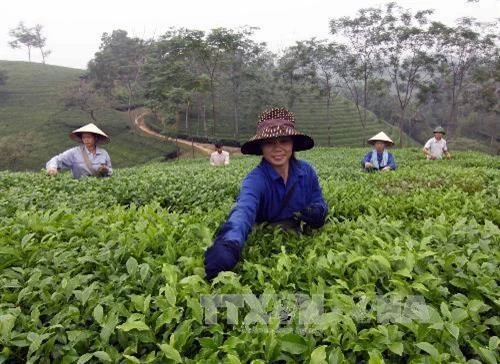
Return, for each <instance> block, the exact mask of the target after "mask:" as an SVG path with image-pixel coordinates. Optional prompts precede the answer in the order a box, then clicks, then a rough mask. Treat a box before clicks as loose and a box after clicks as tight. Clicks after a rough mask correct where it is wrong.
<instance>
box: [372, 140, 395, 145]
mask: <svg viewBox="0 0 500 364" xmlns="http://www.w3.org/2000/svg"><path fill="white" fill-rule="evenodd" d="M376 142H383V143H385V145H387V146H388V147H392V146H393V145H394V142H391V141H389V140H381V139H374V140H373V139H372V140H368V144H370V145H375V143H376Z"/></svg>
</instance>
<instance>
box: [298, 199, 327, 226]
mask: <svg viewBox="0 0 500 364" xmlns="http://www.w3.org/2000/svg"><path fill="white" fill-rule="evenodd" d="M298 218H299V220H301V221H303V222H305V223H306V224H307V225H309V226H310V227H312V228H313V229H318V228H320V227H322V226H323V225H324V224H325V218H326V211H325V208H324V207H323V206H322V205H320V204H312V205H309V206H307V207H306V208H304V209H302V210H300V211H299V214H298Z"/></svg>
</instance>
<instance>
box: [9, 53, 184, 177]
mask: <svg viewBox="0 0 500 364" xmlns="http://www.w3.org/2000/svg"><path fill="white" fill-rule="evenodd" d="M0 70H4V71H6V72H7V75H8V79H7V82H6V84H5V85H2V86H0V139H1V140H2V144H3V146H0V149H1V150H2V152H3V154H4V157H3V158H2V159H1V160H0V170H2V169H13V170H37V169H40V168H44V167H45V163H46V161H47V160H49V159H50V158H51V157H52V156H54V155H55V154H58V153H61V152H63V151H64V150H66V149H67V148H69V147H72V146H74V145H75V144H74V142H73V141H72V140H70V139H69V138H68V134H69V133H70V132H71V131H72V130H74V129H76V128H78V127H80V126H82V125H84V124H86V123H88V122H90V120H89V119H90V118H89V117H88V115H87V114H85V113H84V112H82V111H79V110H69V111H65V110H64V108H63V105H62V101H61V97H62V95H63V94H64V92H65V90H66V89H67V88H68V87H69V86H71V85H74V84H76V83H77V82H78V81H79V78H78V77H79V76H80V75H81V74H82V72H83V71H82V70H79V69H73V68H66V67H59V66H50V65H43V64H40V63H27V62H10V61H0ZM97 117H98V122H96V124H97V125H98V126H99V127H101V128H102V129H103V130H104V131H105V132H106V133H107V134H108V135H110V137H111V143H110V144H108V145H106V147H105V148H106V149H107V150H108V152H109V154H110V156H111V159H112V163H113V166H114V167H127V166H134V165H138V164H142V163H144V162H147V161H150V160H152V159H157V158H161V157H162V156H163V155H164V154H165V153H166V152H169V151H172V150H174V148H175V147H174V145H173V144H171V143H165V142H162V141H157V140H154V139H151V138H148V137H144V136H142V135H140V134H137V133H136V132H135V131H134V130H132V128H131V125H130V122H129V118H128V115H127V113H124V112H118V111H115V110H113V109H111V108H110V109H107V110H104V111H102V112H101V113H98V114H97ZM7 145H9V146H10V149H9V148H7V147H6V146H7ZM2 147H3V148H4V149H2ZM14 151H15V152H17V153H18V154H19V155H18V157H17V158H16V159H14V157H13V154H14ZM10 153H12V154H11V155H9V154H10Z"/></svg>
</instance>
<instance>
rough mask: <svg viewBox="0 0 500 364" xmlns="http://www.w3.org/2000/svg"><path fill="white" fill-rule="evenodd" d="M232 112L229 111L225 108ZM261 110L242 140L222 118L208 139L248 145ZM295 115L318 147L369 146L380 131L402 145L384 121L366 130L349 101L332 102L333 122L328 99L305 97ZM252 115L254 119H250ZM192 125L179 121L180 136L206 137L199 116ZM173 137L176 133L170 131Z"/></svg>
mask: <svg viewBox="0 0 500 364" xmlns="http://www.w3.org/2000/svg"><path fill="white" fill-rule="evenodd" d="M226 109H230V108H226ZM260 111H262V110H254V112H253V113H248V114H247V115H245V116H243V117H242V120H241V125H240V126H239V131H240V133H239V138H235V134H234V132H233V130H234V126H233V122H232V120H233V119H232V118H233V115H225V114H222V115H219V117H220V121H218V123H217V131H216V135H215V136H213V135H212V134H211V131H212V122H211V120H208V121H207V126H208V127H207V129H208V137H209V138H210V139H227V140H232V139H237V140H238V141H240V142H241V141H245V140H246V139H248V137H250V136H251V135H253V134H254V133H255V122H256V119H257V116H256V115H257V114H258V113H259V112H260ZM291 111H292V112H294V114H295V119H296V121H297V128H298V129H299V130H301V131H303V132H305V133H308V134H309V135H311V136H312V137H313V138H314V140H315V142H316V145H319V146H335V147H359V146H363V145H366V140H367V139H368V138H370V137H371V136H373V135H375V134H377V133H378V132H380V131H384V132H385V133H386V134H388V135H389V136H390V137H391V138H392V139H393V140H394V141H395V142H396V145H399V128H398V127H397V126H392V125H389V124H388V123H386V122H384V121H383V120H379V119H377V118H376V117H375V115H373V114H372V113H370V112H368V113H367V121H366V124H365V126H364V127H363V125H362V124H361V122H360V120H359V116H358V112H357V110H356V107H355V105H354V104H353V103H352V102H350V101H349V100H347V99H346V98H344V97H342V96H341V95H338V96H337V97H335V98H334V99H333V100H332V101H331V106H330V114H331V117H330V119H329V118H328V117H327V110H326V99H325V98H324V97H314V96H303V97H302V98H301V99H300V100H298V101H297V102H296V105H295V106H294V107H293V108H292V109H291ZM250 114H252V115H253V116H251V115H250ZM190 117H191V119H192V120H191V122H190V123H189V125H188V126H189V128H188V129H186V124H185V122H184V119H185V116H184V115H183V116H182V117H181V118H180V119H181V120H182V122H180V123H179V130H178V132H179V133H180V134H181V135H185V134H187V135H194V136H204V134H203V131H202V130H203V129H202V126H201V125H200V121H199V120H198V119H197V115H190ZM148 123H149V125H150V126H151V127H153V128H155V129H156V130H161V127H160V126H159V125H154V121H152V120H148ZM171 133H175V131H174V130H171ZM405 145H406V146H416V145H418V143H416V142H415V141H413V140H411V139H409V138H408V137H406V139H405Z"/></svg>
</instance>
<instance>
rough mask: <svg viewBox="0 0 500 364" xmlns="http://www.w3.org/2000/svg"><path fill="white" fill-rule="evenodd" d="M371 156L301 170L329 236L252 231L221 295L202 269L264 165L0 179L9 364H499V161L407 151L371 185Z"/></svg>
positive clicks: (335, 153)
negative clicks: (314, 183) (316, 193)
mask: <svg viewBox="0 0 500 364" xmlns="http://www.w3.org/2000/svg"><path fill="white" fill-rule="evenodd" d="M366 150H368V148H366V147H365V148H357V149H356V148H331V149H327V148H319V149H314V150H312V151H307V152H300V153H299V158H301V159H306V160H308V161H309V162H311V163H312V165H313V166H314V167H315V169H316V170H317V172H318V177H319V181H320V184H321V186H322V190H323V195H324V198H325V200H326V201H327V203H328V206H329V211H328V216H327V223H326V224H325V226H323V227H322V228H320V229H318V230H314V231H312V232H310V233H309V234H303V235H297V234H295V233H293V232H284V231H281V230H280V229H278V228H276V227H272V226H266V225H259V226H255V228H254V229H253V231H252V232H251V234H250V235H249V237H248V240H247V242H246V245H245V247H244V250H243V253H242V259H241V261H240V262H239V263H238V264H237V266H236V267H235V269H234V272H225V273H221V274H220V275H219V276H218V277H217V278H216V279H214V281H212V282H207V281H205V279H204V277H205V272H204V265H203V254H204V252H205V250H206V248H207V247H208V246H209V245H210V244H211V243H212V240H213V236H214V234H215V232H216V231H217V229H218V227H219V226H220V224H221V223H222V222H224V221H225V219H226V218H227V216H228V214H229V212H230V209H231V206H232V205H233V204H234V198H235V196H237V194H238V190H239V188H240V185H241V181H242V179H243V177H244V176H245V175H246V174H247V173H248V171H249V170H250V169H251V168H253V166H255V165H256V164H257V163H258V160H259V158H256V157H246V156H244V157H236V158H234V159H233V161H232V163H231V165H230V166H229V167H227V168H211V167H210V166H209V165H208V163H207V161H206V159H195V160H185V161H179V162H176V163H175V164H166V163H162V164H160V163H157V164H151V165H144V166H139V167H133V168H123V169H117V170H116V171H115V174H114V176H113V177H111V178H107V179H96V178H87V179H83V180H81V181H75V180H73V179H71V177H70V176H69V175H68V174H62V175H58V176H57V177H55V178H51V177H48V176H47V175H46V174H44V173H31V172H30V173H12V172H0V201H2V203H0V230H1V235H2V239H0V342H1V345H2V350H0V362H2V363H3V362H5V363H25V362H28V363H76V362H79V363H85V362H89V363H90V362H92V363H94V362H110V363H122V362H131V363H138V362H141V363H170V362H175V363H186V364H194V363H256V364H257V363H259V364H260V363H328V362H329V363H470V364H472V363H497V362H498V360H499V359H500V358H499V355H498V354H499V353H498V344H499V340H498V336H499V335H498V325H499V310H498V307H499V302H500V290H499V289H498V282H500V270H499V269H498V265H499V264H500V253H499V251H498V247H499V244H500V230H499V229H498V225H499V224H500V212H499V210H498V206H499V199H498V198H499V196H498V186H499V184H500V159H499V158H496V157H492V156H488V155H484V154H480V153H464V152H457V153H455V154H454V159H453V160H451V161H448V160H442V161H435V162H428V161H426V160H425V159H424V158H423V157H422V155H421V153H420V151H419V150H418V149H417V148H411V149H396V150H394V154H395V157H396V161H397V162H398V166H399V167H398V170H397V171H396V172H391V173H364V172H362V170H361V168H359V167H358V166H359V162H360V160H361V158H362V156H363V154H364V153H365V152H366ZM186 181H189V183H186ZM207 181H210V182H209V183H207Z"/></svg>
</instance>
